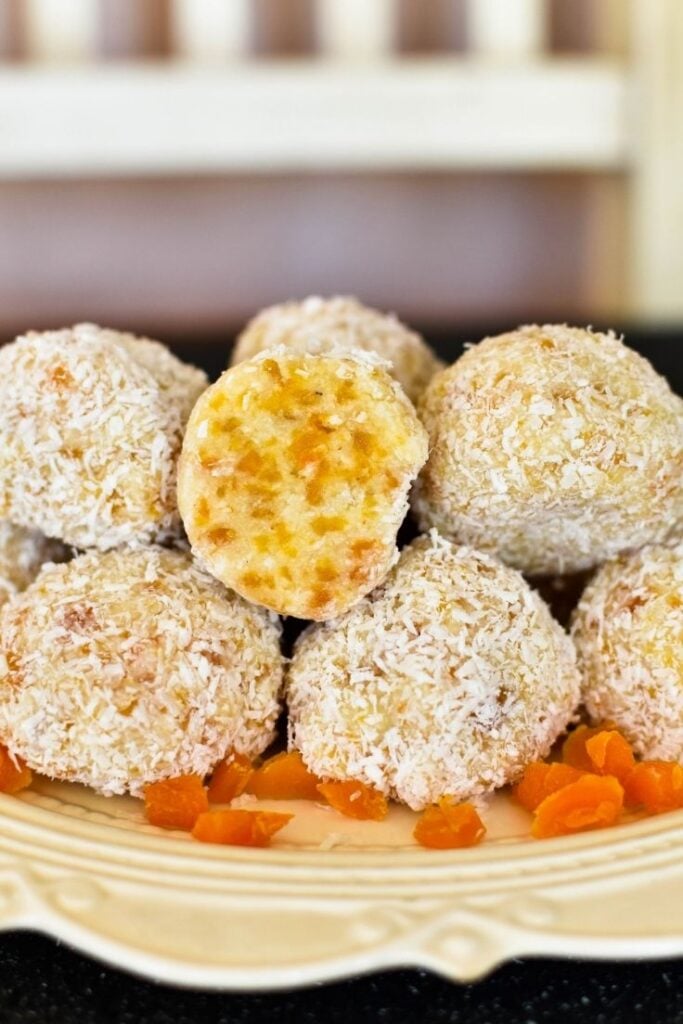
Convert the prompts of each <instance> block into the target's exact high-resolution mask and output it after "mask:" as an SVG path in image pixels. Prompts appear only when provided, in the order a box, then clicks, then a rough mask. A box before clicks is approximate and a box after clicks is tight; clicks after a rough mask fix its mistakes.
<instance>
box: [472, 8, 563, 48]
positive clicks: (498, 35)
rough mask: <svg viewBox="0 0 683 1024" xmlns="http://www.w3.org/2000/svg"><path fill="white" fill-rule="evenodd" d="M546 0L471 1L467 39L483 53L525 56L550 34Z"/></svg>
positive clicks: (541, 43) (538, 46)
mask: <svg viewBox="0 0 683 1024" xmlns="http://www.w3.org/2000/svg"><path fill="white" fill-rule="evenodd" d="M545 17H546V6H545V3H544V0H467V38H468V42H469V45H470V49H471V50H472V51H473V52H475V53H477V54H480V55H484V54H486V55H488V56H496V57H525V56H528V55H530V54H536V53H539V52H540V51H541V50H542V49H543V45H544V43H545V37H546V25H545Z"/></svg>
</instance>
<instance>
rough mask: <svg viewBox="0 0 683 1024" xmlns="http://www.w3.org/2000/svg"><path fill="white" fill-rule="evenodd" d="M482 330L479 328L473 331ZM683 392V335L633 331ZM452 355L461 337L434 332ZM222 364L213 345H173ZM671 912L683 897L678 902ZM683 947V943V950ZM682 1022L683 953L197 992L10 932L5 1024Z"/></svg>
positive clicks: (2, 977)
mask: <svg viewBox="0 0 683 1024" xmlns="http://www.w3.org/2000/svg"><path fill="white" fill-rule="evenodd" d="M474 337H476V335H474ZM627 340H628V341H629V343H630V344H632V345H633V346H634V347H636V348H639V349H640V350H641V351H642V352H643V353H644V354H645V355H647V356H648V357H649V358H650V359H651V360H652V361H653V363H654V364H655V365H656V367H657V369H659V370H660V371H661V372H663V373H665V374H666V375H667V376H668V377H669V379H670V380H671V383H672V385H673V386H674V388H676V390H678V391H679V392H683V343H681V341H680V335H679V334H675V333H673V332H669V333H653V332H649V333H643V332H637V331H629V332H627ZM434 341H435V343H436V346H437V347H438V349H439V350H440V352H441V354H442V355H443V356H444V357H445V358H451V359H452V358H454V357H455V355H456V354H457V352H458V351H459V350H460V341H456V340H453V339H452V338H451V339H449V340H448V341H446V340H442V339H436V338H435V339H434ZM174 348H176V350H177V351H179V354H182V355H183V356H185V358H193V360H194V361H195V362H198V363H202V364H204V365H206V367H207V369H210V370H211V371H212V372H214V373H216V372H218V370H219V369H220V367H221V366H222V365H223V352H224V351H225V349H223V350H222V352H221V350H220V349H218V348H216V347H214V346H213V345H209V344H207V345H202V346H192V347H190V346H187V345H178V346H174ZM671 912H672V914H673V915H681V914H683V907H677V906H672V908H671ZM682 952H683V951H682ZM266 1021H267V1022H269V1024H280V1022H283V1024H284V1022H287V1024H289V1022H292V1024H318V1022H320V1024H323V1022H324V1024H341V1022H347V1021H348V1022H354V1024H363V1022H365V1021H368V1022H370V1021H372V1022H382V1021H387V1022H391V1024H403V1022H413V1021H415V1022H423V1024H431V1022H434V1024H461V1022H462V1024H498V1022H501V1024H502V1022H504V1024H565V1022H577V1024H584V1022H585V1024H679V1022H680V1024H683V961H677V960H667V961H660V962H653V963H647V962H635V963H620V964H618V963H592V962H588V961H583V962H578V961H575V960H568V961H563V960H527V961H513V962H511V963H509V964H506V965H504V966H503V967H501V968H499V970H497V971H496V972H494V973H493V974H492V975H490V976H489V977H488V978H486V979H484V980H483V981H481V982H479V983H477V984H474V985H452V984H450V983H448V982H446V981H444V980H443V979H441V978H436V977H434V976H432V975H429V974H426V973H424V972H419V971H395V972H392V973H385V974H378V975H374V976H368V977H363V978H354V979H350V980H348V981H343V982H336V983H334V984H330V985H320V986H315V987H312V988H308V989H304V990H301V991H297V992H279V993H269V994H266V995H255V994H223V993H213V992H212V993H207V992H191V991H189V990H186V989H174V988H171V987H168V986H166V985H163V986H162V985H157V984H155V983H154V982H151V981H147V980H143V979H140V978H136V977H132V976H129V975H126V974H124V973H123V972H121V971H118V970H115V969H112V968H109V967H105V966H103V965H102V964H99V963H96V962H95V961H92V960H89V959H88V958H87V957H84V956H81V955H80V954H78V953H75V952H73V951H72V950H70V949H68V948H67V947H65V946H63V945H60V944H58V943H55V942H54V941H53V940H52V939H48V938H45V937H44V936H41V935H36V934H32V933H9V934H6V935H2V936H0V1024H48V1022H49V1024H53V1022H54V1024H109V1022H112V1024H232V1022H236V1024H237V1022H240V1024H257V1022H259V1024H260V1022H266Z"/></svg>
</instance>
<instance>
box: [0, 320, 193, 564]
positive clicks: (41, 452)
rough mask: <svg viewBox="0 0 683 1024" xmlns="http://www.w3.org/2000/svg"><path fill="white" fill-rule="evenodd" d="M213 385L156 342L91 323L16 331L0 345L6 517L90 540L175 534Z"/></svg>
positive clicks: (72, 540) (0, 471)
mask: <svg viewBox="0 0 683 1024" xmlns="http://www.w3.org/2000/svg"><path fill="white" fill-rule="evenodd" d="M206 384H207V379H206V375H205V374H204V373H203V372H202V371H201V370H197V369H195V367H193V366H187V365H186V364H184V363H182V362H180V360H178V359H176V358H175V357H174V356H172V355H171V353H170V352H168V351H167V350H166V349H165V348H164V347H163V345H160V344H159V343H158V342H155V341H149V340H147V339H144V338H135V337H133V336H132V335H129V334H121V333H120V332H118V331H109V330H104V329H103V328H100V327H96V326H94V325H93V324H78V325H76V326H75V327H72V328H66V329H64V330H61V331H45V332H43V333H30V334H27V335H24V336H23V337H20V338H17V340H16V341H15V342H14V343H13V344H11V345H7V346H5V348H3V349H2V350H1V351H0V515H2V516H5V517H7V518H8V519H11V520H13V521H15V522H17V523H20V524H22V525H24V526H28V527H33V528H36V529H39V530H41V531H42V532H43V533H45V534H47V535H48V536H52V537H59V538H60V539H61V540H64V541H65V542H67V543H69V544H73V545H74V546H76V547H83V548H88V547H97V548H101V549H103V550H106V549H107V548H111V547H116V546H117V545H119V544H132V543H147V542H150V541H153V540H164V539H167V538H170V537H173V536H174V535H176V534H177V532H178V530H179V526H180V523H179V517H178V511H177V506H176V495H175V474H176V461H177V457H178V452H179V451H180V443H181V438H182V432H183V428H184V426H185V421H186V420H187V417H188V416H189V413H190V410H191V408H192V406H193V404H194V402H195V400H196V398H197V397H198V395H199V394H200V393H201V392H202V391H203V390H204V388H205V387H206Z"/></svg>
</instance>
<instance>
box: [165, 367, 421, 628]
mask: <svg viewBox="0 0 683 1024" xmlns="http://www.w3.org/2000/svg"><path fill="white" fill-rule="evenodd" d="M426 458H427V437H426V434H425V431H424V428H423V427H422V425H421V424H420V422H419V420H418V419H417V416H416V414H415V410H414V409H413V406H412V405H411V403H410V402H409V400H408V399H407V398H406V396H405V394H404V393H403V391H402V390H401V388H400V387H399V386H398V385H397V384H396V383H395V382H394V381H393V380H392V379H391V377H390V376H389V375H388V373H387V372H386V370H385V369H384V364H383V363H379V362H378V360H377V358H376V357H373V356H371V355H369V354H368V353H360V352H356V353H353V354H350V353H342V354H338V355H332V354H329V353H326V354H322V355H309V354H305V353H304V354H298V353H292V352H290V351H288V350H287V349H286V348H284V347H280V348H277V349H270V350H268V351H267V352H264V353H263V354H262V355H261V356H256V357H255V358H254V359H251V360H248V361H247V362H244V363H240V364H239V365H238V366H235V367H233V368H232V369H231V370H228V371H226V372H225V373H224V374H223V376H222V377H221V378H220V380H218V381H217V382H216V383H215V384H214V385H213V386H212V387H210V388H209V389H208V391H206V392H205V393H204V394H203V395H202V397H201V398H200V399H199V401H198V402H197V405H196V406H195V408H194V410H193V412H192V415H191V417H190V421H189V423H188V427H187V432H186V435H185V440H184V443H183V450H182V455H181V459H180V467H179V472H178V502H179V506H180V511H181V515H182V517H183V523H184V525H185V529H186V530H187V534H188V537H189V538H190V542H191V544H192V550H193V552H194V553H195V554H196V555H197V556H198V557H199V558H200V559H201V561H202V563H203V564H204V565H205V566H206V567H207V568H208V570H209V571H210V572H211V573H212V574H213V575H214V576H216V577H217V578H218V579H219V580H222V582H223V583H225V584H226V585H227V586H229V587H232V588H233V589H234V590H236V591H237V592H238V593H240V594H242V595H243V596H244V597H246V598H248V599H249V600H250V601H255V602H256V603H258V604H262V605H265V606H266V607H268V608H272V609H273V610H274V611H277V612H280V613H281V614H284V615H295V616H298V617H299V618H305V619H317V620H320V619H328V618H331V617H332V616H333V615H339V614H341V612H343V611H346V609H347V608H350V607H351V606H352V605H353V604H355V602H356V601H359V600H360V599H361V598H362V597H363V595H364V594H367V593H368V591H370V590H372V588H373V587H375V586H376V585H377V584H378V583H380V582H381V580H382V579H383V578H384V576H385V575H386V574H387V572H388V571H389V569H390V567H391V566H392V564H393V563H394V562H395V560H396V558H397V557H398V552H397V549H396V534H397V531H398V528H399V526H400V524H401V522H402V520H403V518H404V516H405V513H406V511H407V507H408V491H409V488H410V484H411V482H412V481H413V480H414V479H415V477H416V475H417V473H418V470H419V469H420V467H421V466H422V465H423V463H424V461H425V459H426Z"/></svg>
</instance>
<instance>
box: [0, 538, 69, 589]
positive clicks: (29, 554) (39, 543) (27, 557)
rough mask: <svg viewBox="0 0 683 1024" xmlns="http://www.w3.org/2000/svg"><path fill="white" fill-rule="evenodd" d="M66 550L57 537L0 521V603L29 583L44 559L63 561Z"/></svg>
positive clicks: (46, 560)
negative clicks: (46, 535)
mask: <svg viewBox="0 0 683 1024" xmlns="http://www.w3.org/2000/svg"><path fill="white" fill-rule="evenodd" d="M67 557H68V552H67V550H66V548H65V547H64V545H63V544H60V542H59V541H57V540H50V538H48V537H44V536H43V534H42V533H39V532H38V531H37V530H27V529H26V528H25V527H24V526H16V525H15V524H14V523H10V522H8V521H7V520H0V605H3V604H4V603H5V601H7V599H8V598H10V597H12V596H13V595H14V594H18V593H19V591H21V590H25V589H26V587H27V586H28V585H29V583H32V582H33V580H34V579H35V578H36V576H37V575H38V573H39V571H40V567H41V566H42V565H43V563H44V562H63V561H65V560H66V558H67Z"/></svg>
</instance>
